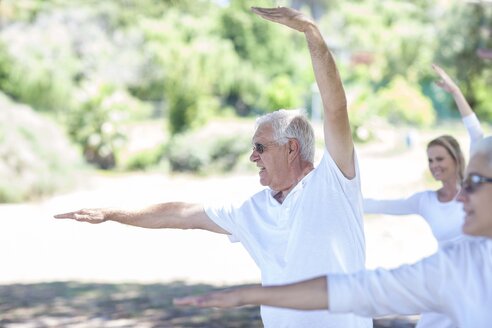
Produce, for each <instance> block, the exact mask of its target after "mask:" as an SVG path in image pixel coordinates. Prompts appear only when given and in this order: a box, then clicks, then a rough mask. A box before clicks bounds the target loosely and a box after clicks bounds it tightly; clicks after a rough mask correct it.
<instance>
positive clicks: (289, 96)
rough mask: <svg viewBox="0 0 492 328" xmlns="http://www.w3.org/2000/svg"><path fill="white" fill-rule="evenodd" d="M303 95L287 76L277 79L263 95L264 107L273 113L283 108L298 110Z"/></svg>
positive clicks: (280, 76)
mask: <svg viewBox="0 0 492 328" xmlns="http://www.w3.org/2000/svg"><path fill="white" fill-rule="evenodd" d="M300 99H301V95H300V92H299V90H297V89H296V87H295V86H294V85H293V83H292V82H291V80H290V78H289V77H288V76H287V75H279V76H277V77H275V78H274V79H273V80H272V81H271V82H270V84H269V85H268V86H267V87H266V89H265V91H264V93H263V101H262V107H263V108H266V109H267V110H268V111H270V112H272V111H275V110H277V109H281V108H298V107H300V106H301V105H302V104H301V103H300Z"/></svg>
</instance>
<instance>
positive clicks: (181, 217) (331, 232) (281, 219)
mask: <svg viewBox="0 0 492 328" xmlns="http://www.w3.org/2000/svg"><path fill="white" fill-rule="evenodd" d="M252 11H253V12H254V13H256V14H258V15H259V16H260V17H263V18H265V19H267V20H271V21H273V22H276V23H279V24H282V25H285V26H287V27H290V28H292V29H294V30H297V31H299V32H302V33H304V35H305V37H306V40H307V43H308V46H309V50H310V54H311V59H312V64H313V67H314V73H315V77H316V81H317V83H318V87H319V90H320V94H321V98H322V101H323V108H324V139H325V149H324V154H323V158H322V160H321V162H320V164H319V165H318V166H317V167H316V168H314V165H313V162H314V149H315V142H314V141H315V140H314V132H313V128H312V126H311V124H310V122H309V121H308V120H307V118H306V117H305V116H303V115H301V114H300V113H298V112H296V111H286V110H279V111H276V112H273V113H271V114H267V115H265V116H262V117H260V118H259V119H258V120H257V128H256V132H255V134H254V135H253V140H252V143H253V151H252V153H251V156H250V160H251V161H252V162H253V163H254V164H255V165H256V166H257V167H258V169H259V176H260V183H261V184H262V185H263V186H268V188H265V189H263V190H261V191H259V192H258V193H256V194H255V195H253V196H252V197H250V198H248V199H245V200H244V201H243V202H241V203H238V204H225V205H221V206H210V205H206V206H205V207H204V206H203V205H200V204H190V203H181V202H174V203H163V204H157V205H153V206H150V207H147V208H144V209H142V210H140V211H125V210H118V209H85V210H79V211H76V212H71V213H65V214H58V215H55V217H56V218H59V219H64V218H66V219H74V220H77V221H84V222H90V223H101V222H104V221H108V220H110V221H116V222H120V223H123V224H128V225H134V226H138V227H144V228H178V229H204V230H208V231H212V232H216V233H221V234H228V235H229V238H230V239H231V240H232V241H239V242H241V243H242V244H243V246H244V247H245V248H246V250H247V251H248V252H249V254H250V255H251V257H252V258H253V259H254V261H255V262H256V264H257V265H258V267H259V268H260V270H261V279H262V283H263V284H264V285H278V284H286V283H291V282H294V281H299V280H301V279H307V278H310V277H314V276H317V275H320V274H324V273H326V272H332V273H342V272H344V273H347V272H355V271H359V270H361V269H363V268H364V264H365V240H364V231H363V222H362V194H361V187H360V178H359V169H358V164H357V158H356V155H355V152H354V144H353V141H352V134H351V131H350V125H349V119H348V113H347V101H346V97H345V92H344V89H343V86H342V83H341V80H340V76H339V74H338V70H337V67H336V65H335V61H334V59H333V57H332V55H331V53H330V51H329V49H328V47H327V45H326V43H325V41H324V39H323V37H322V35H321V33H320V31H319V30H318V28H317V26H316V25H315V24H314V22H313V21H312V20H311V19H309V18H308V17H306V16H304V15H303V14H302V13H301V12H299V11H296V10H293V9H290V8H274V9H262V8H253V9H252ZM194 247H200V245H194ZM149 251H151V250H149ZM261 314H262V320H263V323H264V325H265V327H273V328H281V327H299V328H307V327H309V328H315V327H336V328H339V327H344V328H351V327H357V328H358V327H372V319H370V318H362V317H358V316H355V315H352V314H343V315H338V314H335V315H334V314H330V313H328V311H312V312H300V311H293V310H285V309H278V308H272V307H262V309H261Z"/></svg>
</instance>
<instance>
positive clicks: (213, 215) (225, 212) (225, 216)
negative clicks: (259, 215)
mask: <svg viewBox="0 0 492 328" xmlns="http://www.w3.org/2000/svg"><path fill="white" fill-rule="evenodd" d="M203 209H204V210H205V213H206V214H207V215H208V217H209V218H210V219H211V220H212V221H214V222H215V224H217V225H218V226H220V227H221V228H222V229H224V230H226V231H227V232H229V240H230V241H231V242H238V241H239V239H238V237H237V235H236V234H235V232H236V224H235V222H234V206H233V204H225V205H224V204H218V203H215V204H207V205H205V206H204V207H203Z"/></svg>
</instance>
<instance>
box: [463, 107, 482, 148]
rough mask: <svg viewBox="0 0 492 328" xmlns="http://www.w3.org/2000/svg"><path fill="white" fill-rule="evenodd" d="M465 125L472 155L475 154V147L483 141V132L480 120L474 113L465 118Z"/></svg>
mask: <svg viewBox="0 0 492 328" xmlns="http://www.w3.org/2000/svg"><path fill="white" fill-rule="evenodd" d="M463 124H464V125H465V128H466V131H468V136H469V137H470V153H473V150H474V148H475V145H476V144H477V143H478V142H479V141H480V140H482V139H483V130H482V127H481V126H480V121H479V120H478V118H477V115H475V113H472V114H470V115H468V116H465V117H463Z"/></svg>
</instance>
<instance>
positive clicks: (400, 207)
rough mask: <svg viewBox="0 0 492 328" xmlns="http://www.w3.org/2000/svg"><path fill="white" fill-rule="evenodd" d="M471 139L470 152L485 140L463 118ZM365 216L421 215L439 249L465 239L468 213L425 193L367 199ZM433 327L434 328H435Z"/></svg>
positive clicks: (471, 118) (470, 119)
mask: <svg viewBox="0 0 492 328" xmlns="http://www.w3.org/2000/svg"><path fill="white" fill-rule="evenodd" d="M463 124H464V125H465V127H466V130H467V131H468V136H469V137H470V149H473V147H474V145H475V144H477V142H478V141H480V140H481V139H482V138H483V131H482V128H481V126H480V122H479V121H478V118H477V116H476V115H475V113H473V114H471V115H468V116H465V117H463ZM364 212H365V213H369V214H371V213H372V214H390V215H408V214H418V215H420V216H422V217H423V218H424V219H425V221H427V223H428V224H429V226H430V228H431V230H432V234H433V235H434V237H435V238H436V239H437V242H438V243H439V247H442V246H444V245H445V244H446V243H448V242H452V241H456V240H458V239H461V238H462V237H463V233H462V231H461V227H462V225H463V219H464V217H465V213H464V212H463V205H462V204H461V203H460V202H458V201H456V200H455V199H453V200H451V201H449V202H445V203H444V202H441V201H439V199H438V196H437V192H436V191H433V190H426V191H423V192H419V193H416V194H414V195H412V196H410V197H408V198H406V199H392V200H376V199H371V198H364ZM433 327H434V326H433Z"/></svg>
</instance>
